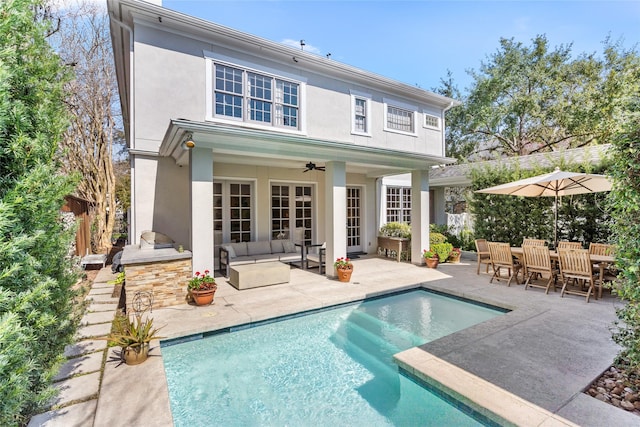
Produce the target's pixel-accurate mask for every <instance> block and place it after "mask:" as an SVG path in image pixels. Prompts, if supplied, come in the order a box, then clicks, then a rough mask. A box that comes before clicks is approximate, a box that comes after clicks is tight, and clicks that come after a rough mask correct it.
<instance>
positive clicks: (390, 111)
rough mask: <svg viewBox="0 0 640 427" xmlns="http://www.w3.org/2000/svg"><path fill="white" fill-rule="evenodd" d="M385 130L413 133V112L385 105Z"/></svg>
mask: <svg viewBox="0 0 640 427" xmlns="http://www.w3.org/2000/svg"><path fill="white" fill-rule="evenodd" d="M387 128H388V129H392V130H399V131H402V132H408V133H414V127H413V111H409V110H405V109H404V108H400V107H394V106H393V105H387Z"/></svg>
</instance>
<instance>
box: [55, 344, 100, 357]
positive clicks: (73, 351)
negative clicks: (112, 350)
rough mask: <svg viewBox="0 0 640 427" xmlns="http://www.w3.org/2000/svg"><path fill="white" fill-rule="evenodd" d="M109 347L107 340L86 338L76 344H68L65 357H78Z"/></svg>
mask: <svg viewBox="0 0 640 427" xmlns="http://www.w3.org/2000/svg"><path fill="white" fill-rule="evenodd" d="M105 348H107V341H106V340H84V341H78V342H77V343H75V344H72V345H68V346H67V347H66V348H65V349H64V357H66V358H70V357H77V356H80V355H83V354H87V353H93V352H96V351H99V350H104V349H105Z"/></svg>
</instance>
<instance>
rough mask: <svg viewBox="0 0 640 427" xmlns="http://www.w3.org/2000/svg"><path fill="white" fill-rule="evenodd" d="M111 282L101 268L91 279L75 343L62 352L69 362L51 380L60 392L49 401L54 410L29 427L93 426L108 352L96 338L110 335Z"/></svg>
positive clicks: (115, 302) (113, 304) (110, 276)
mask: <svg viewBox="0 0 640 427" xmlns="http://www.w3.org/2000/svg"><path fill="white" fill-rule="evenodd" d="M114 278H115V275H114V274H112V273H111V269H110V268H103V269H101V270H100V271H99V272H98V275H97V276H96V278H95V279H94V281H93V284H92V286H91V289H90V291H89V293H88V294H87V297H86V300H87V301H88V302H89V306H88V308H87V312H86V314H85V315H84V316H83V318H82V320H81V322H80V323H81V325H82V326H81V327H80V328H79V329H78V333H77V334H76V339H77V342H76V344H74V345H72V346H68V347H67V349H66V350H65V353H64V355H65V357H66V358H67V359H68V361H67V362H66V363H65V364H64V365H63V366H62V367H61V368H60V372H58V374H57V375H56V377H55V378H54V381H55V383H54V386H55V387H56V388H58V389H59V390H60V392H59V393H58V395H57V396H56V397H55V398H54V399H53V400H52V401H51V407H52V408H53V409H52V410H51V411H49V412H45V413H43V414H40V415H37V416H35V417H33V418H31V421H30V422H29V425H28V426H29V427H35V426H46V427H85V426H86V427H91V426H93V424H94V419H95V413H96V408H97V404H98V395H99V391H100V381H101V377H102V369H103V365H104V360H105V357H106V356H105V353H106V349H107V341H106V340H99V339H95V338H98V337H104V336H106V335H107V334H108V333H109V332H110V331H111V322H112V320H113V317H114V315H115V311H116V308H117V307H118V300H117V298H113V297H112V293H113V285H111V284H108V283H107V282H108V281H110V280H113V279H114Z"/></svg>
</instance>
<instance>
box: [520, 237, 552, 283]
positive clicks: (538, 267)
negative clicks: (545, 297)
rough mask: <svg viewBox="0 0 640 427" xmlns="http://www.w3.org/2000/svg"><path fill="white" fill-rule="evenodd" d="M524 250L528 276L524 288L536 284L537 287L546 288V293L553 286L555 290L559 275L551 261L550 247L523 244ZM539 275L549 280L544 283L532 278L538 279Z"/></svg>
mask: <svg viewBox="0 0 640 427" xmlns="http://www.w3.org/2000/svg"><path fill="white" fill-rule="evenodd" d="M522 250H523V252H524V263H525V266H526V268H525V274H526V276H527V281H526V282H525V283H524V289H525V290H526V289H528V288H529V286H534V287H536V288H543V289H544V290H545V292H544V293H545V294H548V293H549V288H550V287H551V286H553V291H554V292H555V291H556V280H557V278H558V276H557V272H556V270H555V268H554V267H553V264H552V263H551V254H550V252H549V249H548V248H546V247H544V246H523V247H522ZM539 275H540V276H542V277H543V278H547V277H548V278H549V280H547V283H545V284H544V285H543V284H538V283H534V282H532V280H535V279H537V278H538V276H539Z"/></svg>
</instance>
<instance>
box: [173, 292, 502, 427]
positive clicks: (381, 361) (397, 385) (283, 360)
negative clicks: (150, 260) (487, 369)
mask: <svg viewBox="0 0 640 427" xmlns="http://www.w3.org/2000/svg"><path fill="white" fill-rule="evenodd" d="M501 314H503V312H502V311H498V310H493V309H490V308H487V307H483V306H479V305H475V304H471V303H467V302H464V301H460V300H457V299H452V298H448V297H445V296H442V295H438V294H434V293H430V292H426V291H421V290H418V291H411V292H407V293H403V294H396V295H393V296H389V297H384V298H380V299H374V300H370V301H365V302H362V303H359V304H353V305H347V306H341V307H339V308H335V309H330V310H324V311H320V312H316V313H313V314H309V315H304V316H299V317H294V318H289V319H286V320H282V321H277V322H271V323H267V324H263V325H260V326H257V327H250V328H245V329H241V330H239V331H235V332H230V333H222V334H215V335H211V336H208V337H206V338H203V339H197V340H192V341H187V342H182V343H179V344H173V345H172V344H171V343H168V344H169V345H167V344H164V343H163V349H162V355H163V360H164V365H165V371H166V375H167V382H168V385H169V396H170V401H171V411H172V414H173V420H174V423H175V425H176V426H177V427H180V426H346V425H348V426H386V425H389V426H393V425H395V426H418V425H420V426H442V425H447V426H477V425H482V424H480V422H479V421H477V420H475V419H474V418H471V417H470V416H469V415H467V414H465V413H464V412H462V411H460V410H458V409H456V408H455V407H454V406H452V405H451V404H449V403H447V402H446V401H445V400H442V399H441V398H439V397H437V396H436V395H435V394H433V393H432V392H430V391H429V390H427V389H425V388H423V387H421V386H420V385H418V384H417V383H415V382H414V381H412V380H411V379H409V378H407V377H405V376H404V375H401V374H399V372H398V367H397V365H395V364H394V363H393V360H392V356H393V354H395V353H398V352H400V351H403V350H406V349H408V348H411V347H415V346H418V345H421V344H424V343H426V342H429V341H432V340H435V339H437V338H440V337H442V336H445V335H448V334H451V333H453V332H456V331H459V330H461V329H464V328H467V327H469V326H472V325H475V324H477V323H480V322H483V321H485V320H488V319H491V318H493V317H495V316H499V315H501Z"/></svg>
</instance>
